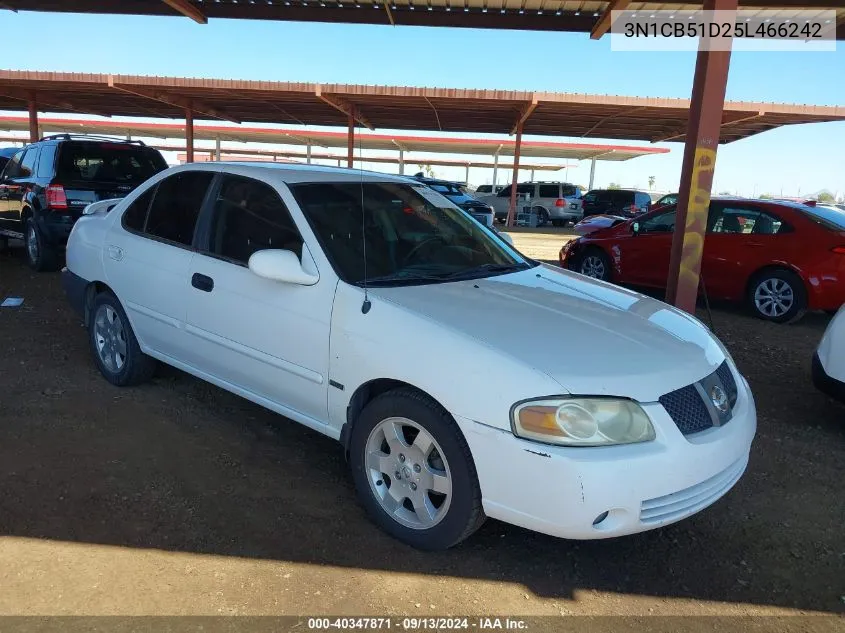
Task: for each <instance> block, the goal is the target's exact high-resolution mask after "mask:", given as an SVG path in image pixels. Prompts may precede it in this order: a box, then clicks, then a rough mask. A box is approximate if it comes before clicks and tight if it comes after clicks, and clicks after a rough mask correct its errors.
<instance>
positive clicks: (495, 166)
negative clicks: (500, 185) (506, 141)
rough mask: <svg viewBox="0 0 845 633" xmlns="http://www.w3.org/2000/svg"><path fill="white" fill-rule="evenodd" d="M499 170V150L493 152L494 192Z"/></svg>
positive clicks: (494, 191)
mask: <svg viewBox="0 0 845 633" xmlns="http://www.w3.org/2000/svg"><path fill="white" fill-rule="evenodd" d="M498 171H499V152H496V153H495V154H493V189H492V193H494V194H495V193H496V184H497V183H496V178H497V177H498Z"/></svg>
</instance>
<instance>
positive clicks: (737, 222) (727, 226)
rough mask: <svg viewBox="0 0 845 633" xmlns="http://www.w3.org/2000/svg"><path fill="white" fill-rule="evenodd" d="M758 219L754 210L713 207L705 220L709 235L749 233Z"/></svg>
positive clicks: (758, 213)
mask: <svg viewBox="0 0 845 633" xmlns="http://www.w3.org/2000/svg"><path fill="white" fill-rule="evenodd" d="M759 218H760V212H759V211H757V210H756V209H743V208H736V207H715V208H713V209H712V212H711V213H710V214H709V216H708V218H707V225H708V226H707V229H708V231H709V232H710V233H734V234H740V233H751V232H752V231H754V225H755V224H756V223H757V220H758V219H759Z"/></svg>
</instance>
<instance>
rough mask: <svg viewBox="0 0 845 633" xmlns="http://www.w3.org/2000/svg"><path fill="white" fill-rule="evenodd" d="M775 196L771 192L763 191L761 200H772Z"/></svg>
mask: <svg viewBox="0 0 845 633" xmlns="http://www.w3.org/2000/svg"><path fill="white" fill-rule="evenodd" d="M772 198H774V196H773V195H772V194H770V193H761V194H760V200H771V199H772Z"/></svg>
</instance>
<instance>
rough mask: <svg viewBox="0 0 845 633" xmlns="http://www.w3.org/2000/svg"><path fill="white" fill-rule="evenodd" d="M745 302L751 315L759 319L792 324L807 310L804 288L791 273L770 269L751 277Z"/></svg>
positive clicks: (781, 269) (780, 269)
mask: <svg viewBox="0 0 845 633" xmlns="http://www.w3.org/2000/svg"><path fill="white" fill-rule="evenodd" d="M747 301H748V307H749V309H750V310H751V312H752V314H754V316H756V317H757V318H759V319H764V320H766V321H772V322H773V323H794V322H795V321H797V320H798V319H800V318H801V317H802V316H804V313H805V312H806V311H807V289H806V288H805V286H804V282H803V281H802V280H801V278H800V277H799V276H798V275H796V274H795V273H794V272H792V271H790V270H784V269H783V268H770V269H768V270H764V271H762V272H760V273H758V274H756V275H755V276H754V277H753V278H752V280H751V283H749V284H748V297H747Z"/></svg>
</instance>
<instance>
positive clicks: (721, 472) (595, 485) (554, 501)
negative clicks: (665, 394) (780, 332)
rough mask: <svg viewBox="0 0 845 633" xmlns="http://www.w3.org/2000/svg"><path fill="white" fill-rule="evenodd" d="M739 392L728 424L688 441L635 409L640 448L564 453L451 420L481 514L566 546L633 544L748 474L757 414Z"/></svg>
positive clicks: (654, 407)
mask: <svg viewBox="0 0 845 633" xmlns="http://www.w3.org/2000/svg"><path fill="white" fill-rule="evenodd" d="M740 384H741V389H740V397H739V399H738V401H737V404H736V406H735V408H734V416H733V418H732V419H731V421H730V422H729V423H727V424H726V425H724V426H722V427H716V428H712V429H708V430H706V431H702V432H700V433H697V434H695V435H690V436H684V435H682V434H681V433H680V431H679V430H678V428H677V426H676V425H675V423H674V422H673V421H672V419H671V418H670V417H669V415H668V413H666V411H665V409H663V407H662V406H661V405H660V404H658V403H652V404H643V405H642V406H643V408H644V409H645V410H646V412H647V413H648V414H649V416H650V417H651V419H652V421H653V424H654V426H655V432H656V434H657V438H656V439H655V440H654V441H651V442H646V443H642V444H631V445H625V446H610V447H599V448H564V447H559V446H550V445H546V444H540V443H536V442H531V441H527V440H522V439H519V438H517V437H515V436H514V435H513V434H512V433H510V432H508V431H503V430H500V429H496V428H492V427H490V426H486V425H484V424H481V423H479V422H475V421H472V420H468V419H466V418H458V424H459V426H460V427H461V429H462V430H463V431H464V435H465V437H466V439H467V442H468V444H469V447H470V450H471V451H472V455H473V459H474V461H475V466H476V470H477V472H478V478H479V483H480V486H481V493H482V501H483V507H484V512H485V513H486V514H487V516H489V517H491V518H494V519H498V520H501V521H505V522H506V523H512V524H514V525H518V526H521V527H524V528H527V529H530V530H534V531H537V532H542V533H544V534H549V535H552V536H557V537H562V538H569V539H601V538H610V537H615V536H623V535H626V534H635V533H637V532H644V531H646V530H651V529H654V528H658V527H662V526H664V525H669V524H671V523H675V522H677V521H680V520H682V519H685V518H687V517H689V516H692V515H693V514H695V513H697V512H699V511H701V510H703V509H704V508H706V507H707V506H709V505H711V504H712V503H714V502H715V501H717V500H718V499H719V498H720V497H722V496H723V495H724V494H725V493H727V492H728V490H730V489H731V487H732V486H733V485H734V484H735V483H736V482H737V481H738V480H739V478H740V477H741V476H742V474H743V472H744V471H745V468H746V466H747V464H748V459H749V453H750V450H751V443H752V441H753V439H754V434H755V432H756V428H757V414H756V409H755V405H754V400H753V397H752V395H751V391H750V389H749V388H748V385H747V383H746V382H745V381H744V380H742V381H741V383H740ZM604 513H607V515H606V518H604V519H603V520H601V521H597V519H600V518H601V517H602V515H604ZM594 522H595V523H594Z"/></svg>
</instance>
